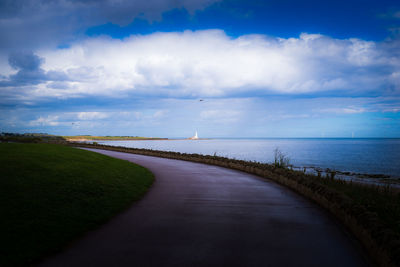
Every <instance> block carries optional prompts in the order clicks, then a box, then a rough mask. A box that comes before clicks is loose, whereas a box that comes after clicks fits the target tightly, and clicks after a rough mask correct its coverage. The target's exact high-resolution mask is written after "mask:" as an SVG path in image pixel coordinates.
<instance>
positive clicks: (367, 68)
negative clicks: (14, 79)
mask: <svg viewBox="0 0 400 267" xmlns="http://www.w3.org/2000/svg"><path fill="white" fill-rule="evenodd" d="M393 45H394V46H395V47H397V46H399V45H398V44H397V45H396V44H392V46H393ZM386 46H388V45H386ZM386 46H385V45H384V44H380V43H375V42H367V41H363V40H359V39H349V40H339V39H333V38H330V37H327V36H322V35H315V34H302V35H301V36H300V37H299V38H289V39H282V38H268V37H266V36H263V35H245V36H241V37H238V38H230V37H228V36H227V35H226V34H225V33H224V32H223V31H220V30H206V31H197V32H192V31H185V32H182V33H154V34H150V35H146V36H131V37H129V38H126V39H124V40H115V39H110V38H106V37H99V38H93V39H88V40H86V41H84V42H80V43H76V44H74V45H73V46H72V47H71V48H69V49H61V50H53V51H41V52H40V53H39V54H40V56H42V57H44V58H45V59H46V63H45V64H44V65H43V68H44V69H45V70H47V71H49V70H55V71H59V72H65V73H67V74H68V76H69V78H70V80H72V81H70V82H69V83H70V85H69V87H66V88H65V89H62V88H61V89H57V90H51V88H47V89H46V90H44V91H43V92H40V91H37V92H36V93H37V94H38V95H41V94H46V95H52V94H55V95H59V94H60V91H62V92H63V94H64V95H65V96H76V95H78V96H79V95H81V94H86V95H107V96H114V97H120V96H123V95H126V94H127V93H133V94H140V95H143V94H145V95H157V96H162V95H164V96H172V97H188V96H189V97H197V96H199V97H204V96H208V97H215V96H229V95H232V94H240V93H246V92H247V91H259V92H277V93H284V94H287V93H296V94H299V93H307V92H321V91H328V90H336V91H337V90H339V91H363V90H367V91H368V90H375V91H378V90H384V89H385V88H388V87H390V86H391V87H395V91H397V92H398V91H399V89H400V88H399V85H398V77H397V76H398V73H399V71H400V57H399V55H396V54H392V53H390V51H386V50H385V47H386ZM390 49H392V50H393V49H394V47H391V48H390ZM72 85H73V86H72ZM39 87H40V86H39Z"/></svg>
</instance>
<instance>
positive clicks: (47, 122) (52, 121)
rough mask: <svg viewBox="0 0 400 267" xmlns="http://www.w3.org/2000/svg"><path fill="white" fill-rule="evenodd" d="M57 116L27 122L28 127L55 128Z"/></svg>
mask: <svg viewBox="0 0 400 267" xmlns="http://www.w3.org/2000/svg"><path fill="white" fill-rule="evenodd" d="M58 124H59V122H58V116H53V115H49V116H47V117H42V116H40V117H39V118H37V119H36V120H32V121H30V122H29V125H30V126H57V125H58Z"/></svg>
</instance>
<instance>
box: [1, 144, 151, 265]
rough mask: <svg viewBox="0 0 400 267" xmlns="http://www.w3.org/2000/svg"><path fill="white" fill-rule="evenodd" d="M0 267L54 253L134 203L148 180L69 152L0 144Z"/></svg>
mask: <svg viewBox="0 0 400 267" xmlns="http://www.w3.org/2000/svg"><path fill="white" fill-rule="evenodd" d="M0 165H1V172H0V214H1V220H0V236H1V238H0V266H19V265H27V264H29V263H31V262H33V261H36V260H38V259H40V258H41V257H43V256H44V255H47V254H49V253H52V252H55V251H57V250H59V249H60V248H62V247H63V246H65V245H66V244H68V243H69V242H71V240H73V239H75V238H77V237H79V236H80V235H82V234H83V233H84V232H86V231H88V230H90V229H93V228H95V227H96V226H98V225H99V224H102V223H104V222H105V221H107V220H108V219H110V218H111V217H113V216H114V215H116V214H117V213H118V212H120V211H122V210H123V209H125V208H127V207H128V206H129V205H130V204H131V203H132V202H133V201H135V200H137V199H139V198H140V197H142V196H143V194H144V193H145V192H146V191H147V189H148V188H149V186H150V185H151V184H152V181H153V175H152V174H151V173H150V172H149V171H148V170H147V169H145V168H143V167H140V166H138V165H135V164H133V163H130V162H127V161H123V160H119V159H114V158H111V157H107V156H104V155H101V154H97V153H93V152H89V151H85V150H80V149H76V148H72V147H66V146H61V145H51V144H19V143H0Z"/></svg>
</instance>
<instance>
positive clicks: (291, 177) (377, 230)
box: [69, 142, 400, 266]
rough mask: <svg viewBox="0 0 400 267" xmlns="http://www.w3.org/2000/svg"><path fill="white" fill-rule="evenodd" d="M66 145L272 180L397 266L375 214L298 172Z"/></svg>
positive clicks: (378, 258) (396, 247)
mask: <svg viewBox="0 0 400 267" xmlns="http://www.w3.org/2000/svg"><path fill="white" fill-rule="evenodd" d="M69 145H70V146H74V147H82V148H94V149H102V150H110V151H116V152H124V153H131V154H139V155H145V156H153V157H161V158H169V159H176V160H184V161H191V162H197V163H204V164H208V165H215V166H219V167H224V168H229V169H234V170H239V171H243V172H246V173H250V174H254V175H257V176H259V177H263V178H267V179H270V180H273V181H275V182H277V183H279V184H281V185H284V186H286V187H288V188H290V189H292V190H293V191H295V192H297V193H299V194H301V195H303V196H305V197H306V198H308V199H310V200H312V201H313V202H315V203H317V204H318V205H319V206H321V207H323V208H324V209H326V210H328V211H329V212H330V213H331V214H332V215H333V216H335V217H336V218H337V219H339V221H340V222H341V223H342V224H344V226H345V227H346V228H347V229H348V230H349V231H350V232H351V233H352V234H353V235H354V236H355V237H356V238H357V239H358V240H359V241H360V242H361V244H362V245H363V247H364V248H365V249H366V250H367V252H368V254H369V255H370V256H371V258H372V259H373V260H374V261H375V262H376V263H377V264H378V265H379V266H400V242H399V236H398V235H397V234H396V233H395V232H394V231H393V230H391V229H389V228H387V227H385V226H384V225H383V223H382V222H381V221H380V220H379V218H378V216H377V214H375V213H373V212H370V211H368V210H367V209H366V208H365V207H364V206H361V205H357V204H356V203H354V201H353V200H352V199H350V198H349V197H347V196H345V195H344V194H342V193H339V192H337V191H335V190H333V189H331V188H328V187H327V186H324V185H323V184H319V183H317V182H316V181H315V176H312V175H308V174H304V173H303V172H300V171H293V170H288V169H282V168H275V167H274V166H273V165H271V164H265V163H258V162H250V161H244V160H236V159H229V158H224V157H219V156H209V155H200V154H188V153H180V152H170V151H159V150H152V149H138V148H127V147H121V146H108V145H101V144H89V143H73V142H71V143H69ZM310 178H314V179H310Z"/></svg>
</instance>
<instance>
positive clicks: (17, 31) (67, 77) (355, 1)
mask: <svg viewBox="0 0 400 267" xmlns="http://www.w3.org/2000/svg"><path fill="white" fill-rule="evenodd" d="M0 37H1V40H4V41H2V42H1V43H0V131H2V132H46V133H52V134H65V135H78V134H91V135H140V136H154V137H187V136H191V135H193V133H194V131H196V130H197V131H198V132H199V135H200V137H351V136H352V135H353V134H354V136H355V137H400V38H399V37H400V4H399V3H398V2H397V1H365V0H363V1H361V0H349V1H289V0H286V1H277V0H273V1H268V0H265V1H240V0H237V1H236V0H235V1H214V0H189V1H173V0H163V1H162V0H150V1H139V0H137V1H112V0H102V1H84V0H79V1H72V0H63V1H61V0H60V1H58V0H54V1H45V0H43V1H34V0H28V1H22V0H19V1H18V0H17V1H8V0H7V1H4V0H0ZM200 99H201V100H203V101H200Z"/></svg>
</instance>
